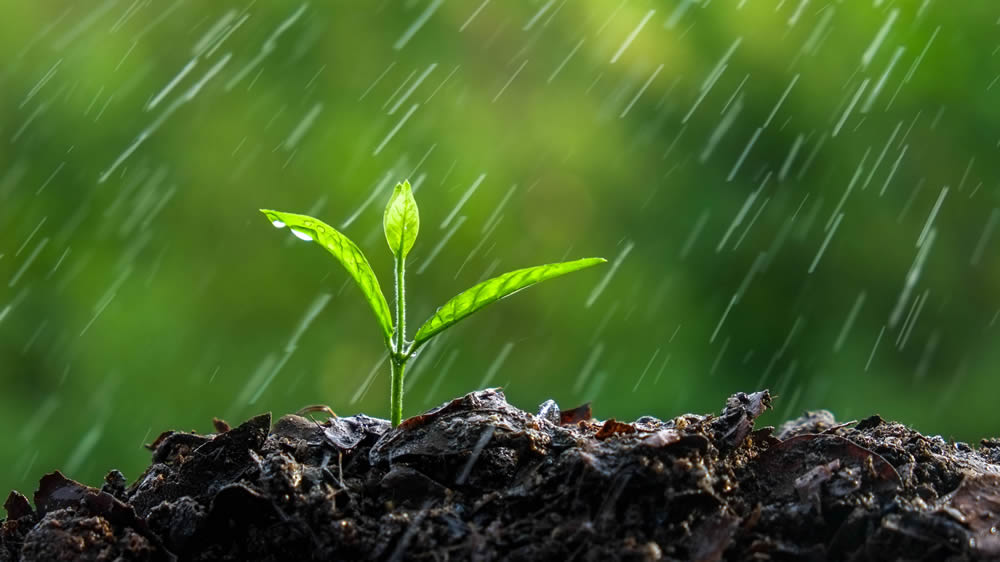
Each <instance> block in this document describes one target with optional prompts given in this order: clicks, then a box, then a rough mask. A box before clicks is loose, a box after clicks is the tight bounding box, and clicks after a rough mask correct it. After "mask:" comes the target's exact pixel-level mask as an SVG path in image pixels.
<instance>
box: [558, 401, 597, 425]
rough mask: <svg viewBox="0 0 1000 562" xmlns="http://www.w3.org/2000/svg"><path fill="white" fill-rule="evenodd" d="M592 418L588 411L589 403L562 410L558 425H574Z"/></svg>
mask: <svg viewBox="0 0 1000 562" xmlns="http://www.w3.org/2000/svg"><path fill="white" fill-rule="evenodd" d="M593 417H594V416H593V414H592V413H591V411H590V402H587V403H586V404H582V405H580V406H577V407H576V408H572V409H569V410H563V411H562V412H560V414H559V425H574V424H577V423H579V422H582V421H587V420H590V419H592V418H593Z"/></svg>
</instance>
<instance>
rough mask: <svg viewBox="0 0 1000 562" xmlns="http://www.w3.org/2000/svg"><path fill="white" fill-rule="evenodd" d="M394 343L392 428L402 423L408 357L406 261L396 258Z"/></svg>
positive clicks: (391, 404) (392, 352)
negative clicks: (404, 374)
mask: <svg viewBox="0 0 1000 562" xmlns="http://www.w3.org/2000/svg"><path fill="white" fill-rule="evenodd" d="M393 335H394V336H395V339H396V341H395V342H394V345H393V346H392V347H393V349H391V350H390V355H391V361H390V362H389V363H390V365H391V373H392V383H391V387H392V389H391V393H392V394H391V396H390V398H389V410H390V412H391V416H392V419H391V421H392V427H396V426H397V425H399V423H400V422H401V421H403V370H404V369H405V368H406V362H407V360H408V359H409V356H407V355H406V354H404V350H403V345H404V344H405V342H406V259H405V258H400V257H399V256H397V257H396V332H395V333H394V334H393Z"/></svg>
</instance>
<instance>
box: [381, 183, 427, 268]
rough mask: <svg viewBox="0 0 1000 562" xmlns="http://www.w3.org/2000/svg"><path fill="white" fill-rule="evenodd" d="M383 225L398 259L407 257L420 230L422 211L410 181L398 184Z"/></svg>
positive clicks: (386, 237)
mask: <svg viewBox="0 0 1000 562" xmlns="http://www.w3.org/2000/svg"><path fill="white" fill-rule="evenodd" d="M382 226H383V228H384V230H385V240H386V242H388V243H389V249H391V250H392V253H393V255H395V256H396V257H397V258H398V259H405V258H406V254H409V253H410V248H413V243H414V242H415V241H416V240H417V232H418V231H419V230H420V213H419V211H418V210H417V201H416V200H415V199H414V198H413V190H411V189H410V182H409V181H404V182H402V183H398V184H396V189H394V190H393V191H392V197H390V198H389V204H388V205H386V207H385V214H384V215H383V217H382Z"/></svg>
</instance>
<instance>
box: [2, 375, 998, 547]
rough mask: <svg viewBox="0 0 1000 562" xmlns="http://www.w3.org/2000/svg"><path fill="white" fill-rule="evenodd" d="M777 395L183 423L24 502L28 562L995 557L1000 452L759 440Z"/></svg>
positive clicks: (824, 432) (16, 508)
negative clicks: (128, 459)
mask: <svg viewBox="0 0 1000 562" xmlns="http://www.w3.org/2000/svg"><path fill="white" fill-rule="evenodd" d="M770 402H771V397H770V395H769V394H768V393H767V391H762V392H756V393H752V394H744V393H738V394H735V395H733V396H731V397H730V398H729V399H728V400H727V403H726V406H725V408H724V409H723V411H722V412H721V414H719V415H704V416H702V415H694V414H686V415H683V416H679V417H677V418H674V419H671V420H658V419H655V418H651V417H643V418H640V419H639V420H636V421H635V422H632V423H626V422H619V421H615V420H607V421H603V422H602V421H598V420H594V419H592V418H591V413H590V408H589V405H585V406H581V407H580V408H574V409H571V410H560V408H559V406H558V405H556V404H555V403H554V402H551V403H550V402H546V403H545V404H543V405H542V407H541V408H540V411H539V413H538V414H537V415H534V414H531V413H528V412H525V411H522V410H520V409H518V408H515V407H513V406H511V405H510V404H508V403H507V401H506V399H505V398H504V395H503V393H502V392H501V391H500V390H498V389H489V390H484V391H480V392H475V393H471V394H468V395H466V396H464V397H462V398H459V399H456V400H453V401H451V402H448V403H446V404H444V405H442V406H441V407H439V408H436V409H434V410H431V411H429V412H426V413H424V414H421V415H419V416H415V417H413V418H410V419H408V420H406V421H404V422H403V424H401V425H400V426H399V427H397V428H394V429H392V428H390V427H389V423H388V422H386V421H385V420H381V419H377V418H372V417H369V416H365V415H357V416H351V417H339V418H338V417H331V418H329V419H327V420H325V421H323V422H317V421H314V420H310V419H307V418H304V417H300V416H297V415H288V416H284V417H282V418H280V419H279V420H278V421H277V422H276V423H275V424H274V425H273V427H272V426H271V418H270V415H267V414H265V415H262V416H258V417H255V418H252V419H250V420H248V421H247V422H245V423H243V424H241V425H239V426H237V427H233V428H230V426H229V425H228V424H225V423H224V422H217V423H215V428H216V430H217V431H218V433H214V434H209V435H197V434H193V433H179V432H167V433H164V434H163V435H161V436H160V437H159V438H157V439H156V441H155V442H154V443H153V444H152V445H151V446H150V447H151V449H152V450H153V454H152V464H151V465H150V467H149V468H148V469H147V470H146V471H145V473H143V474H142V475H141V476H140V477H139V478H138V479H137V480H136V481H135V482H134V483H132V485H131V486H125V482H124V479H123V477H122V476H121V474H120V473H118V472H117V471H112V472H111V473H109V475H108V477H107V478H106V479H105V483H104V486H103V487H102V488H101V489H100V490H99V489H96V488H90V487H88V486H84V485H82V484H79V483H77V482H74V481H73V480H70V479H68V478H66V477H64V476H63V475H62V474H60V473H58V472H55V473H52V474H48V475H46V476H45V477H44V478H42V480H41V482H40V484H39V489H38V491H37V492H36V493H35V495H34V503H35V507H34V508H32V506H31V505H30V504H29V502H28V500H27V498H25V497H24V496H23V495H21V494H19V493H17V492H12V493H11V494H10V495H9V496H8V498H7V501H6V502H5V503H4V508H5V509H6V511H7V519H5V520H3V522H2V525H0V562H6V561H8V560H9V561H14V560H121V561H130V560H150V561H155V560H192V561H202V560H233V561H236V560H240V561H243V560H602V561H603V560H643V561H644V560H706V561H716V560H850V561H876V560H895V559H906V560H948V561H958V560H990V559H995V558H997V557H1000V537H998V533H997V527H998V526H1000V465H998V464H997V461H998V457H1000V445H998V443H1000V441H996V440H986V441H984V442H983V443H982V445H981V447H979V448H978V449H977V448H973V447H969V446H967V445H965V444H960V443H949V442H946V441H945V440H943V439H941V438H940V437H927V436H924V435H921V434H919V433H917V432H915V431H912V430H910V429H908V428H906V427H905V426H903V425H901V424H897V423H893V422H890V421H886V420H883V419H882V418H879V417H877V416H872V417H870V418H867V419H865V420H862V421H861V422H847V423H838V422H837V421H836V420H835V419H834V417H833V415H832V414H830V413H829V412H824V411H820V412H811V413H808V414H806V415H804V416H803V417H801V418H799V419H796V420H792V421H790V422H788V423H786V424H784V425H782V427H781V429H780V430H779V431H776V432H775V431H774V430H773V429H772V428H759V429H756V430H755V429H754V420H755V419H756V418H757V417H758V416H759V415H760V414H761V413H763V412H764V410H766V409H767V408H768V407H770Z"/></svg>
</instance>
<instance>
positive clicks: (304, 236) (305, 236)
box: [292, 228, 313, 242]
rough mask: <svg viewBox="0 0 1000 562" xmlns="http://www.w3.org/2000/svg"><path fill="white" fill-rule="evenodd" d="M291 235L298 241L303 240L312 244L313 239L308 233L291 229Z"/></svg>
mask: <svg viewBox="0 0 1000 562" xmlns="http://www.w3.org/2000/svg"><path fill="white" fill-rule="evenodd" d="M292 234H294V235H295V237H296V238H298V239H299V240H305V241H306V242H312V240H313V237H312V235H311V234H309V233H308V232H303V231H301V230H296V229H294V228H293V229H292Z"/></svg>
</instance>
